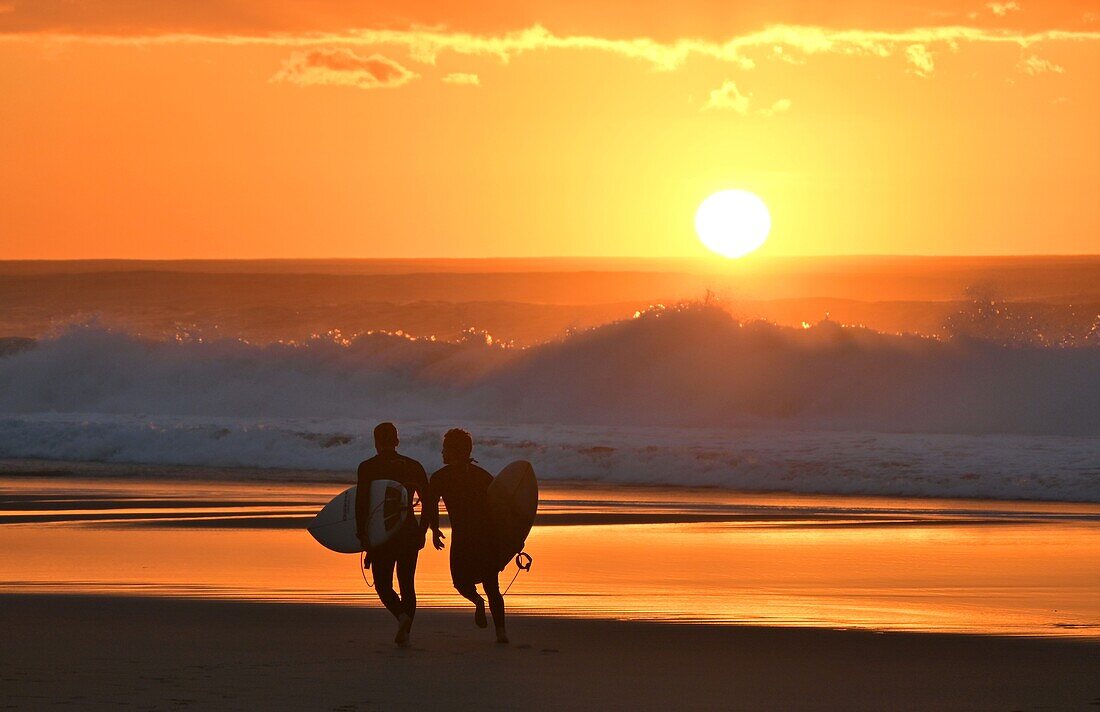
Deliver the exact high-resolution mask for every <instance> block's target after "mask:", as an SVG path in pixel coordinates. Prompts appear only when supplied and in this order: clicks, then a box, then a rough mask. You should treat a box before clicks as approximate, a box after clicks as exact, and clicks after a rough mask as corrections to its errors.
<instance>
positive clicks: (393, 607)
mask: <svg viewBox="0 0 1100 712" xmlns="http://www.w3.org/2000/svg"><path fill="white" fill-rule="evenodd" d="M394 564H395V562H394V560H393V557H392V556H382V557H379V558H374V560H373V562H372V563H371V568H373V569H374V590H375V591H376V592H377V593H378V600H379V601H381V602H382V605H383V606H385V607H386V610H388V611H389V612H390V613H392V614H393V617H394V618H400V617H401V614H402V613H404V612H405V608H404V607H403V606H402V605H401V597H400V596H398V595H397V591H394V590H393V567H394Z"/></svg>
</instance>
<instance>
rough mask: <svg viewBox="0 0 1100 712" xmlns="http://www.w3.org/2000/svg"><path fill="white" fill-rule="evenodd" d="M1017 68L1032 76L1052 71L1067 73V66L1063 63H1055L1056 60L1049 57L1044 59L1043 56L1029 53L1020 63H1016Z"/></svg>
mask: <svg viewBox="0 0 1100 712" xmlns="http://www.w3.org/2000/svg"><path fill="white" fill-rule="evenodd" d="M1016 68H1017V69H1019V70H1020V71H1021V72H1023V73H1024V74H1026V75H1028V76H1031V77H1034V76H1038V75H1040V74H1045V73H1047V72H1052V73H1054V74H1065V73H1066V68H1065V67H1063V66H1061V65H1058V64H1055V63H1054V62H1051V61H1050V60H1049V59H1043V58H1042V57H1037V56H1035V55H1034V54H1032V55H1029V56H1027V57H1024V58H1023V59H1021V60H1020V62H1019V64H1017V65H1016Z"/></svg>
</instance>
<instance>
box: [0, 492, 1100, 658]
mask: <svg viewBox="0 0 1100 712" xmlns="http://www.w3.org/2000/svg"><path fill="white" fill-rule="evenodd" d="M127 488H129V490H127ZM134 488H138V489H141V490H142V492H143V493H144V494H143V496H144V503H143V504H139V503H138V502H137V501H136V500H129V501H126V500H125V497H124V495H125V493H126V492H127V491H131V493H132V490H134ZM65 489H68V490H70V491H71V493H72V496H71V497H69V499H71V500H72V501H58V500H63V499H66V498H65V497H62V496H60V494H59V493H60V492H61V491H62V490H65ZM93 490H94V492H95V493H97V494H96V496H98V497H100V499H95V498H94V497H93V498H91V499H83V500H82V499H81V493H83V494H84V495H86V496H87V495H89V493H91V492H92V491H93ZM331 490H332V486H331V485H324V486H322V485H316V486H304V487H303V486H298V487H290V488H285V489H284V488H281V487H272V486H270V485H266V484H265V485H264V486H262V487H260V486H257V485H255V484H252V485H220V484H214V485H211V484H210V483H171V484H170V485H165V484H164V483H158V484H152V483H132V482H131V483H129V484H128V485H125V486H123V485H118V484H104V483H102V482H99V483H94V485H87V486H86V488H85V489H82V485H81V484H79V483H73V482H64V481H57V482H46V481H44V480H37V481H23V482H18V481H13V480H0V492H2V493H3V494H4V495H5V499H4V501H5V502H6V503H7V504H6V509H4V510H3V511H0V550H2V551H4V566H3V575H2V578H0V592H52V593H58V592H60V593H85V594H86V593H101V594H102V593H106V594H123V595H154V596H183V597H203V598H226V599H248V600H261V601H277V602H320V603H332V604H342V605H365V606H377V605H378V602H377V599H376V598H375V596H374V594H373V592H372V591H370V590H368V589H367V588H366V587H365V586H364V584H363V581H362V579H361V577H360V576H359V573H358V571H357V564H356V561H357V560H356V557H352V556H347V555H339V554H335V553H332V552H329V551H326V550H324V549H322V548H320V547H319V546H317V544H316V543H315V542H314V541H313V540H312V539H311V538H310V537H309V536H308V534H306V532H305V531H304V530H303V529H302V528H301V527H302V526H303V525H304V523H305V521H306V520H307V519H308V517H309V515H310V514H311V513H312V512H313V511H314V510H315V509H316V504H314V503H312V502H320V501H324V499H326V498H327V496H329V494H331ZM43 492H52V493H53V495H54V496H52V497H49V496H47V497H43V496H42V493H43ZM31 493H34V494H36V495H38V496H37V497H31V498H30V499H31V500H33V501H32V502H30V503H28V501H27V498H26V497H25V496H26V495H29V494H31ZM157 493H160V494H161V495H164V496H167V495H171V497H169V498H168V499H167V500H166V499H157V497H156V494H157ZM20 495H23V496H24V498H23V499H20ZM544 502H545V506H544V509H543V512H542V513H541V515H540V516H542V517H543V519H542V520H541V521H542V522H543V524H542V525H540V526H537V527H536V528H535V530H534V531H533V532H532V534H531V537H530V539H529V542H528V550H529V551H530V552H531V553H532V554H533V555H534V557H535V567H534V569H533V571H532V572H531V573H529V574H521V575H520V577H519V578H518V579H517V581H516V583H515V586H514V588H513V591H512V593H511V594H510V595H509V597H508V605H509V608H510V609H511V610H513V611H516V612H527V613H542V614H553V615H568V616H580V617H605V618H618V619H652V620H663V621H682V622H705V623H740V624H746V623H748V624H764V625H783V626H823V627H835V628H870V629H881V630H922V631H952V632H972V633H998V634H1011V635H1063V636H1065V635H1071V636H1090V637H1095V636H1097V635H1100V596H1098V595H1097V593H1098V592H1097V584H1096V581H1097V573H1098V572H1100V523H1098V514H1100V508H1097V507H1095V506H1090V505H1059V504H1050V503H1046V504H1034V503H989V502H985V503H976V502H945V501H941V502H933V501H923V502H922V501H916V502H911V501H904V500H888V499H882V498H878V499H871V498H835V497H833V498H826V497H790V496H785V495H775V496H769V495H751V496H745V495H737V494H733V493H728V492H726V493H723V492H716V491H709V492H708V491H704V490H683V491H677V490H671V489H636V490H629V489H623V490H618V491H616V490H611V489H605V490H595V489H592V488H584V487H574V488H568V487H566V488H562V487H556V488H549V489H547V490H546V491H545V492H544ZM230 503H231V504H230ZM43 515H48V516H50V517H52V518H53V519H54V521H43V520H39V519H34V517H36V516H43ZM84 516H90V517H101V519H98V520H92V521H88V520H84V521H81V520H80V517H84ZM28 517H29V518H28ZM127 517H130V518H127ZM158 517H159V518H160V519H158ZM165 517H167V519H164V518H165ZM58 520H60V521H58ZM593 522H594V523H593ZM512 573H513V569H512V568H509V569H507V570H506V571H505V573H504V574H502V583H503V584H507V582H508V580H509V579H510V578H511V576H512ZM417 583H418V598H419V600H420V603H421V605H422V606H430V607H459V606H463V605H464V602H463V601H462V600H461V599H460V598H459V597H458V596H457V594H455V592H454V591H453V589H452V588H451V585H450V579H449V576H448V572H447V557H446V555H445V554H437V553H436V552H434V551H430V550H426V551H425V552H424V553H423V554H422V556H421V559H420V565H419V567H418V576H417Z"/></svg>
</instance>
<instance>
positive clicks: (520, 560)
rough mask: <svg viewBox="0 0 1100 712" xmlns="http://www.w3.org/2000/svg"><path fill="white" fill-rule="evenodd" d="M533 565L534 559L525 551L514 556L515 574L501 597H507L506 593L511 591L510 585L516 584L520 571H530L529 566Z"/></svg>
mask: <svg viewBox="0 0 1100 712" xmlns="http://www.w3.org/2000/svg"><path fill="white" fill-rule="evenodd" d="M533 563H535V560H534V558H532V556H531V555H530V554H528V553H527V552H526V551H521V552H519V553H518V554H516V573H515V574H513V575H512V580H511V581H509V582H508V588H506V589H504V593H502V594H500V595H502V596H507V595H508V592H509V591H511V590H512V584H514V583H515V582H516V578H517V577H519V572H520V571H530V570H531V564H533Z"/></svg>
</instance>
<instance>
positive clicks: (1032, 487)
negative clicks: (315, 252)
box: [0, 307, 1100, 499]
mask: <svg viewBox="0 0 1100 712" xmlns="http://www.w3.org/2000/svg"><path fill="white" fill-rule="evenodd" d="M28 346H29V344H26V343H20V344H19V345H18V348H11V349H6V350H5V355H2V356H0V457H8V458H12V457H53V458H66V459H88V460H105V461H136V462H171V463H185V464H186V463H189V464H211V465H219V466H223V465H244V466H256V467H279V466H286V467H310V468H315V469H344V468H347V467H350V466H352V465H353V464H354V463H353V462H352V460H354V459H355V457H358V456H359V455H360V454H362V452H364V451H365V443H364V442H362V441H361V440H360V437H361V435H362V433H363V432H364V431H365V429H366V428H367V427H368V425H369V424H370V423H372V422H376V421H377V420H381V419H392V420H396V421H399V422H402V423H420V424H424V423H431V424H432V425H431V428H428V426H424V429H423V430H422V432H423V437H424V438H426V439H425V440H424V442H423V443H422V446H423V449H424V451H425V453H427V454H428V456H431V455H433V454H434V452H435V448H436V445H437V443H435V442H434V441H432V442H431V443H429V440H431V439H432V438H436V437H437V435H438V433H437V430H438V428H442V427H444V425H446V424H471V426H472V427H474V429H475V430H480V432H481V433H486V432H495V433H496V436H495V437H496V440H495V442H496V444H495V445H492V447H493V448H496V449H495V450H493V451H492V454H491V456H492V457H497V456H499V458H500V459H502V460H503V459H506V458H507V457H509V456H511V455H513V454H522V455H527V456H532V457H536V458H537V457H543V458H544V459H545V461H546V462H547V463H555V464H554V467H556V468H558V471H557V472H556V473H555V474H556V476H571V475H572V476H586V477H593V478H597V479H608V480H630V481H646V482H666V483H688V484H723V485H728V486H742V487H747V488H754V489H760V488H767V484H768V483H769V482H770V483H773V484H779V485H781V486H777V487H775V488H776V489H794V490H806V491H852V490H860V491H872V492H874V491H881V492H883V493H886V492H890V493H899V494H905V493H908V494H933V493H935V490H936V488H935V487H933V486H932V485H931V484H929V483H930V482H932V481H933V480H937V478H939V477H940V476H941V475H942V476H943V477H947V478H948V479H951V478H955V479H951V481H952V482H954V483H955V485H954V486H952V487H945V486H943V483H942V482H940V485H939V486H940V489H946V490H947V491H953V492H957V493H958V492H965V493H966V494H968V495H969V496H1012V497H1015V496H1044V497H1049V496H1053V497H1066V496H1068V497H1071V498H1075V499H1082V498H1083V499H1093V498H1096V499H1100V488H1098V485H1097V481H1098V477H1100V476H1098V475H1097V467H1098V465H1097V462H1100V457H1098V455H1100V447H1098V443H1100V438H1098V436H1100V349H1097V348H1042V347H1037V346H1018V347H1003V346H998V345H995V344H992V343H988V342H982V341H974V340H965V339H956V340H954V341H951V342H942V341H936V340H932V339H927V338H922V337H915V336H897V335H890V334H882V333H878V332H874V331H871V330H867V329H858V328H842V327H840V326H838V325H836V324H832V323H828V322H826V323H823V324H820V325H818V326H816V327H812V328H808V329H791V328H785V327H778V326H774V325H771V324H766V323H749V324H740V323H738V322H737V321H735V320H733V319H732V318H731V317H729V316H728V315H727V314H726V313H725V312H723V311H721V310H718V309H714V308H707V307H694V308H687V309H683V310H668V311H657V312H652V313H647V314H645V315H642V316H641V317H640V318H637V319H633V320H628V321H624V322H618V323H614V324H609V325H606V326H603V327H599V328H596V329H592V330H589V331H585V332H581V333H578V334H576V335H573V336H571V337H569V338H567V339H565V340H563V341H560V342H555V343H551V344H546V345H543V346H538V347H532V348H529V349H526V350H519V349H502V348H498V347H496V346H493V345H489V344H486V343H485V342H484V341H480V340H477V339H470V340H468V341H467V342H465V343H459V344H455V343H444V342H438V341H430V340H412V339H408V338H405V337H403V336H394V335H388V334H372V335H365V336H362V337H359V338H357V339H355V340H353V341H352V342H350V343H342V342H336V341H333V340H326V339H317V340H313V341H310V342H307V343H303V344H299V345H287V344H274V345H266V346H254V345H250V344H247V343H243V342H237V341H230V340H226V341H217V342H209V343H201V342H195V341H148V340H142V339H139V338H135V337H133V336H131V335H128V334H125V333H119V332H112V331H109V330H105V329H100V328H94V327H84V328H76V329H71V330H69V331H67V332H66V333H64V334H62V335H61V336H59V337H57V338H52V339H47V340H42V341H40V342H38V343H37V344H34V345H33V347H30V348H28ZM563 433H569V435H568V436H566V435H563ZM752 433H755V434H752ZM760 433H772V435H768V436H765V435H761V434H760ZM853 433H856V434H858V433H864V434H867V435H866V437H867V438H871V439H872V440H873V441H874V442H875V443H876V445H875V446H874V447H873V448H872V451H871V452H864V451H862V450H861V449H860V448H861V447H863V446H861V445H860V442H861V441H860V440H859V437H864V436H859V437H856V435H852V434H853ZM936 433H949V434H951V435H932V434H936ZM429 434H430V437H429ZM983 435H985V436H988V437H974V436H983ZM745 441H749V442H752V443H756V444H755V445H754V446H753V447H754V448H755V452H756V454H755V455H753V454H752V453H748V454H746V452H745V447H744V446H743V443H744V442H745ZM554 442H556V443H557V445H556V446H554V447H556V448H557V449H553V448H551V449H550V450H546V451H543V452H541V453H540V451H538V448H539V447H542V446H543V445H544V444H545V443H554ZM611 442H613V443H614V444H612V445H609V444H608V443H611ZM691 443H694V445H692V444H691ZM769 443H771V444H769ZM883 443H887V445H883ZM891 443H892V444H891ZM921 443H924V444H923V445H921ZM1058 443H1063V444H1064V447H1063V446H1061V445H1058ZM801 447H806V448H810V450H808V451H807V453H806V454H805V457H801V456H797V453H798V449H799V448H801ZM924 447H927V448H931V450H930V451H929V453H924V454H922V448H924ZM875 448H879V449H875ZM882 448H885V449H882ZM891 448H897V449H898V452H897V456H896V457H893V456H891V455H890V452H891ZM811 450H812V452H811ZM880 450H881V451H880ZM892 462H893V463H900V464H895V465H890V464H889V463H892ZM754 463H755V464H754ZM798 463H803V464H801V465H800V464H798ZM806 463H810V464H806ZM960 468H961V469H960ZM964 476H966V477H968V479H961V480H960V479H958V478H962V477H964ZM983 477H984V478H987V479H985V480H983V479H982V478H983ZM1043 477H1048V478H1055V479H1057V478H1061V479H1060V480H1058V481H1057V482H1054V481H1053V480H1052V481H1047V482H1046V483H1045V484H1043V483H1042V482H1041V481H1042V478H1043ZM800 478H801V479H800ZM922 478H924V479H922ZM929 478H931V479H929ZM1014 478H1015V479H1014ZM937 481H938V480H937ZM922 482H923V483H924V484H921V483H922ZM1013 482H1015V484H1012V483H1013ZM853 483H857V484H853ZM876 483H878V484H877V485H876ZM960 483H961V484H960ZM967 483H969V484H967ZM963 485H965V486H963ZM960 487H961V489H960ZM1044 493H1045V494H1044Z"/></svg>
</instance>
